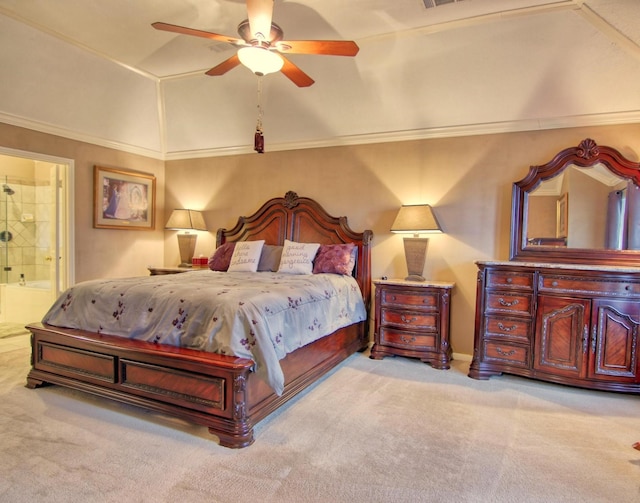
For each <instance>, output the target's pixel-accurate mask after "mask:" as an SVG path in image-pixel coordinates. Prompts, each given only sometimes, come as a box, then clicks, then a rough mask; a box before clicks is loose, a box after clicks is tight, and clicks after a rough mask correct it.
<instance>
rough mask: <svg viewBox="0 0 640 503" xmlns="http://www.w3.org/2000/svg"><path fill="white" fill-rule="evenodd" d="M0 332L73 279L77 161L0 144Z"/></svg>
mask: <svg viewBox="0 0 640 503" xmlns="http://www.w3.org/2000/svg"><path fill="white" fill-rule="evenodd" d="M0 186H1V190H0V337H2V334H3V333H6V332H7V331H8V332H11V330H13V329H16V330H19V329H20V328H21V327H24V325H25V324H27V323H32V322H37V321H40V319H41V318H42V316H43V315H44V314H45V313H46V311H47V309H48V308H49V306H50V305H51V304H52V302H53V301H54V300H55V299H56V298H57V296H58V295H59V294H60V293H61V292H62V291H64V290H65V289H66V288H67V287H68V286H69V285H72V284H73V269H74V268H73V256H74V255H73V161H72V160H70V159H64V158H58V157H52V156H47V155H42V154H38V153H32V152H23V151H17V150H12V149H5V148H0Z"/></svg>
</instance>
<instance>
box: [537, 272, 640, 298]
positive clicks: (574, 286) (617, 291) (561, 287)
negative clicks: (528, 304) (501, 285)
mask: <svg viewBox="0 0 640 503" xmlns="http://www.w3.org/2000/svg"><path fill="white" fill-rule="evenodd" d="M539 283H540V291H541V292H545V291H546V292H561V293H585V294H600V295H607V296H610V295H621V296H627V295H633V296H640V283H634V282H632V281H607V280H603V279H600V278H593V279H590V278H584V277H572V276H569V275H567V276H560V275H553V274H541V275H540V279H539Z"/></svg>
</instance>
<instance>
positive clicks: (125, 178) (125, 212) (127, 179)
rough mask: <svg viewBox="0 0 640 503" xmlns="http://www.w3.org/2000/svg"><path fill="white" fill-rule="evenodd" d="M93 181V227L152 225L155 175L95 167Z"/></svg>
mask: <svg viewBox="0 0 640 503" xmlns="http://www.w3.org/2000/svg"><path fill="white" fill-rule="evenodd" d="M93 184H94V203H93V204H94V211H93V226H94V227H95V228H98V229H136V230H153V229H154V228H155V213H156V211H155V210H156V177H155V176H152V175H147V174H144V173H135V172H131V171H124V170H120V169H111V168H103V167H101V166H95V167H94V171H93Z"/></svg>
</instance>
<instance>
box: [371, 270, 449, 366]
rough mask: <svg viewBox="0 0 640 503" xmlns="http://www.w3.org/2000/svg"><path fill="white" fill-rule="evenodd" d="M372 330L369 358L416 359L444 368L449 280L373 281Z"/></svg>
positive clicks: (447, 339)
mask: <svg viewBox="0 0 640 503" xmlns="http://www.w3.org/2000/svg"><path fill="white" fill-rule="evenodd" d="M373 283H374V285H375V287H376V294H375V317H376V321H375V332H374V344H373V347H372V348H371V358H373V359H374V360H380V359H382V358H384V357H385V356H388V355H399V356H409V357H413V358H420V360H422V361H423V362H428V363H430V364H431V365H432V366H433V367H434V368H437V369H448V368H449V367H450V364H449V362H450V361H451V346H450V344H449V319H450V309H449V305H450V300H451V289H452V288H453V286H454V284H453V283H446V282H440V281H425V282H416V281H405V280H402V279H392V280H375V281H374V282H373Z"/></svg>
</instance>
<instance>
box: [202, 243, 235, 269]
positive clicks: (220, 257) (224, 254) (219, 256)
mask: <svg viewBox="0 0 640 503" xmlns="http://www.w3.org/2000/svg"><path fill="white" fill-rule="evenodd" d="M235 246H236V244H235V243H225V244H223V245H222V246H220V247H219V248H218V249H216V251H215V252H213V255H211V257H209V269H211V270H212V271H226V270H227V269H229V263H230V262H231V255H233V249H234V248H235Z"/></svg>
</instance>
